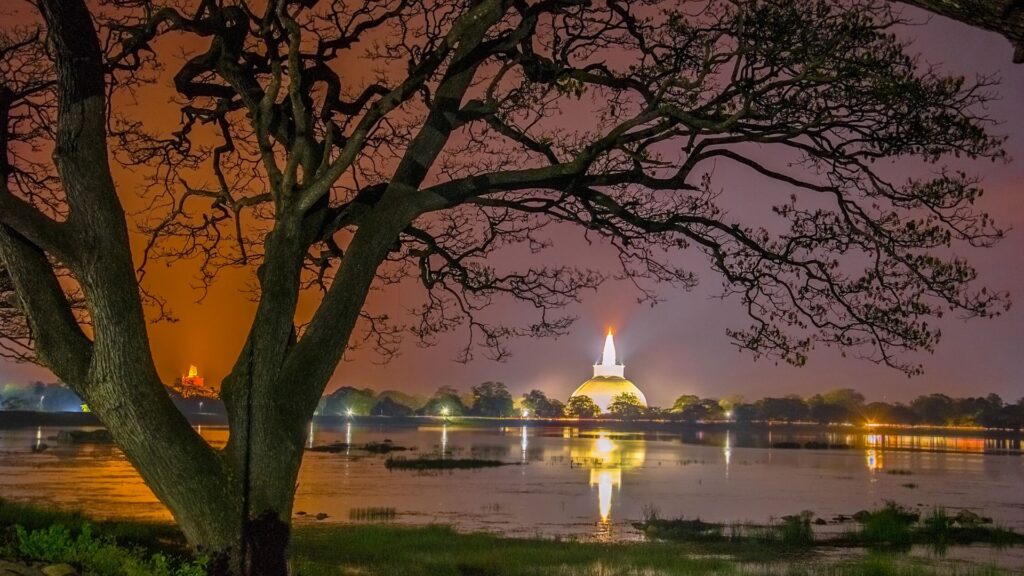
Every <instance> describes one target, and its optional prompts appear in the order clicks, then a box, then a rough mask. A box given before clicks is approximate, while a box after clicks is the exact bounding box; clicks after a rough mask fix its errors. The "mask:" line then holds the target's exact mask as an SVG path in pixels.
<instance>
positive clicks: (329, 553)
mask: <svg viewBox="0 0 1024 576" xmlns="http://www.w3.org/2000/svg"><path fill="white" fill-rule="evenodd" d="M382 510H390V509H382ZM656 516H657V515H656V514H655V513H652V514H651V518H652V519H656ZM931 518H935V520H931ZM950 518H951V517H950V516H948V515H947V514H945V512H941V513H939V512H936V513H935V514H934V515H933V516H932V517H929V518H928V519H926V520H927V521H928V525H929V526H932V527H933V528H934V529H936V530H938V529H942V526H947V525H958V524H959V523H960V522H963V521H965V520H964V518H960V520H956V518H957V517H955V516H954V517H952V518H953V519H952V520H951V519H950ZM809 519H810V516H809V515H808V514H801V515H799V516H793V517H790V518H787V519H785V520H783V521H782V523H781V524H776V525H775V526H776V529H777V530H778V531H779V533H778V534H777V535H776V536H773V537H772V539H766V540H764V541H757V540H754V539H749V540H747V541H740V542H733V541H729V540H728V538H727V537H726V538H723V540H721V541H716V542H640V543H618V544H603V543H594V542H576V541H559V540H552V539H531V538H506V537H501V536H495V535H490V534H481V533H476V534H461V533H458V532H456V531H455V530H453V529H452V528H449V527H445V526H426V527H409V526H399V525H393V524H366V525H335V524H305V525H302V524H300V525H298V526H297V527H296V528H295V531H294V537H293V559H294V564H295V568H296V571H295V574H296V575H297V576H335V575H337V576H341V575H363V576H395V575H402V576H697V575H709V576H711V575H722V576H890V575H892V576H1004V575H1008V574H1010V572H1008V571H1005V570H1000V569H997V568H991V567H985V566H965V565H959V564H948V563H946V564H936V563H935V562H933V561H929V560H925V559H921V558H912V557H908V556H906V555H902V554H899V553H893V552H882V553H875V552H872V553H863V554H861V553H854V554H853V556H852V557H848V558H844V559H835V558H831V557H829V556H826V555H822V554H819V553H818V552H816V551H815V550H816V549H814V548H794V547H790V546H786V545H783V544H784V542H785V540H787V539H789V540H793V539H796V540H800V539H801V538H803V537H805V536H806V530H807V528H808V527H809V525H808V521H809ZM17 526H20V528H19V527H17ZM954 527H955V526H954ZM790 531H791V532H792V533H789V535H788V536H786V534H787V533H788V532H790ZM182 546H183V539H182V537H181V535H180V533H179V532H178V531H177V530H176V529H175V528H174V527H173V526H172V525H170V524H157V523H142V522H132V521H119V522H91V521H89V520H88V519H86V518H84V517H83V516H81V515H80V514H75V513H68V512H63V511H58V510H53V509H43V508H39V507H37V506H33V505H26V504H17V503H11V502H7V501H4V500H3V499H0V558H3V557H8V558H10V557H18V558H26V559H34V560H45V561H48V562H69V563H71V564H73V565H74V566H76V567H77V568H78V569H79V571H80V573H82V574H85V575H89V576H108V575H109V576H202V574H203V566H202V563H201V562H195V561H193V559H191V558H190V557H188V556H187V555H182V554H180V553H179V555H178V556H174V555H170V554H169V553H167V552H166V549H167V548H168V547H172V548H176V549H177V550H179V551H180V550H181V549H182Z"/></svg>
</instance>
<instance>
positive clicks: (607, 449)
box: [594, 436, 615, 458]
mask: <svg viewBox="0 0 1024 576" xmlns="http://www.w3.org/2000/svg"><path fill="white" fill-rule="evenodd" d="M614 451H615V443H614V442H612V441H611V440H610V439H608V437H607V436H601V437H600V438H598V439H597V442H595V443H594V452H596V453H597V454H598V455H600V456H601V457H602V458H607V457H608V456H609V455H610V454H611V453H612V452H614Z"/></svg>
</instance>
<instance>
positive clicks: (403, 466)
mask: <svg viewBox="0 0 1024 576" xmlns="http://www.w3.org/2000/svg"><path fill="white" fill-rule="evenodd" d="M512 464H515V462H502V461H501V460H485V459H482V458H409V459H406V458H388V459H387V460H386V461H385V462H384V466H385V467H386V468H387V469H388V470H467V469H473V468H496V467H498V466H509V465H512Z"/></svg>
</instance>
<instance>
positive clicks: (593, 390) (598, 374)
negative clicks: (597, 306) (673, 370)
mask: <svg viewBox="0 0 1024 576" xmlns="http://www.w3.org/2000/svg"><path fill="white" fill-rule="evenodd" d="M625 368H626V367H625V366H623V365H622V364H618V363H616V361H615V342H613V341H612V333H611V330H609V331H608V336H606V337H605V340H604V354H603V355H602V358H601V363H600V364H595V365H594V377H593V378H591V379H590V380H587V381H586V382H584V383H583V384H582V385H581V386H580V387H579V388H577V389H576V391H575V392H573V393H572V395H573V396H589V397H590V399H591V400H593V401H594V404H597V406H598V407H599V408H601V411H602V412H607V411H608V405H609V404H611V403H612V400H614V399H615V397H616V396H618V395H619V394H622V393H623V392H629V393H631V394H634V395H636V397H637V398H639V399H640V403H641V404H643V405H644V406H647V398H646V397H644V393H643V392H641V391H640V389H639V388H637V387H636V384H633V383H632V382H630V381H629V380H627V379H626V377H625V375H624V372H625Z"/></svg>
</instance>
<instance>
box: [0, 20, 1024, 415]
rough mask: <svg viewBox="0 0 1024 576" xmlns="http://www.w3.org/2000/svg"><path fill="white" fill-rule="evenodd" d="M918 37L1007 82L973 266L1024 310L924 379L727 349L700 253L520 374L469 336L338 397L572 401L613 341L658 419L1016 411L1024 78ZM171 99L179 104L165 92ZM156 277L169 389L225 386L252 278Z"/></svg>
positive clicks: (732, 321) (509, 310)
mask: <svg viewBox="0 0 1024 576" xmlns="http://www.w3.org/2000/svg"><path fill="white" fill-rule="evenodd" d="M906 14H907V15H912V16H914V17H916V18H918V20H919V21H921V22H926V20H927V18H926V17H924V16H922V13H921V12H918V11H912V10H909V9H908V10H907V11H906ZM906 34H907V37H908V38H914V39H915V41H916V43H915V48H916V50H917V51H919V52H920V53H921V54H922V55H923V56H924V57H925V58H926V59H927V60H928V61H930V62H933V63H936V64H940V65H941V67H942V68H943V69H944V70H949V71H954V72H960V73H964V74H967V75H968V76H973V75H974V74H975V73H982V74H987V73H996V74H998V75H999V76H1001V78H1002V84H1001V86H1000V88H999V92H1000V94H1001V96H1002V99H1001V101H999V102H995V103H994V104H992V106H991V108H990V111H989V112H990V114H991V115H992V116H993V117H994V118H996V119H998V120H1000V121H1001V122H1002V124H1001V125H1000V126H998V127H997V128H996V131H997V132H998V133H1002V134H1005V135H1007V136H1009V141H1008V143H1007V151H1008V153H1009V155H1010V157H1011V159H1013V161H1011V162H1010V163H1009V164H1001V163H997V164H989V163H977V164H972V165H969V167H970V168H971V169H972V170H973V171H976V172H979V173H981V174H982V175H983V176H984V178H985V187H986V194H985V196H984V197H983V199H982V203H981V207H982V208H984V209H986V210H987V211H989V212H990V213H991V214H993V215H994V216H995V217H996V219H997V223H998V224H1000V225H1002V226H1003V227H1008V228H1013V229H1014V230H1011V231H1010V233H1009V236H1008V238H1007V239H1006V240H1004V241H1003V242H1002V243H1001V244H1000V245H999V246H997V247H996V248H993V249H989V250H974V251H971V252H969V253H968V254H969V256H970V258H971V260H972V262H973V263H974V264H975V265H976V266H977V268H978V269H979V271H980V273H981V278H982V281H983V283H984V284H985V285H987V286H989V287H992V288H996V289H1003V290H1008V291H1009V292H1010V295H1011V298H1012V299H1013V300H1014V301H1015V302H1016V303H1017V306H1015V307H1014V308H1013V309H1011V310H1010V311H1009V312H1008V313H1007V314H1005V315H1003V316H1002V317H1001V318H998V319H995V320H975V321H970V322H966V323H965V322H962V321H959V320H956V319H953V318H950V319H946V320H943V321H942V323H941V326H942V329H943V333H944V339H943V341H942V342H941V343H940V345H939V347H938V350H937V352H936V354H935V355H933V356H926V357H923V358H921V361H923V363H924V368H925V374H924V376H920V377H917V378H914V379H908V378H907V377H905V376H904V375H903V374H901V373H899V372H896V371H895V370H892V369H889V368H884V367H879V366H875V365H873V364H869V363H866V362H863V361H857V360H853V359H846V358H842V357H840V355H839V354H838V353H837V352H835V351H830V350H827V349H819V350H816V351H815V353H814V354H812V356H811V359H810V362H809V363H808V365H807V366H806V367H804V368H800V369H797V368H791V367H789V366H785V365H778V366H777V365H775V364H774V363H773V362H771V361H764V360H762V361H758V362H754V360H753V358H752V357H751V356H750V355H749V354H747V353H740V352H738V351H737V350H736V349H735V348H734V347H733V346H732V344H731V343H730V341H729V339H728V338H727V337H726V336H725V329H726V328H727V327H742V326H745V323H744V322H743V316H742V313H741V310H740V307H739V304H738V302H737V301H733V300H726V301H721V300H717V299H715V298H713V296H714V295H716V294H717V293H718V291H719V287H720V283H719V279H718V277H717V276H716V275H715V274H714V273H713V272H712V271H711V270H710V269H709V268H708V265H707V263H706V261H705V260H704V258H703V256H702V255H700V254H697V253H695V254H691V255H684V256H683V257H682V260H681V261H682V262H684V263H690V264H691V266H692V268H693V269H694V270H696V271H697V272H698V273H700V275H701V279H702V284H701V286H700V287H698V288H697V289H696V290H694V291H692V292H689V293H684V292H673V291H672V290H671V289H670V288H669V287H664V288H663V289H662V292H661V295H662V296H663V297H664V299H665V301H664V302H663V303H662V304H660V305H658V306H657V307H655V308H650V307H648V306H646V305H638V304H637V303H636V294H635V292H633V291H632V289H631V287H629V286H627V285H625V284H622V283H615V282H608V283H606V284H605V285H604V286H603V287H602V288H601V290H600V291H599V292H597V293H591V294H587V295H586V296H585V301H584V303H583V304H582V305H580V306H577V307H575V308H573V309H570V310H569V311H570V312H571V313H573V314H577V315H578V316H579V321H578V322H577V323H576V325H575V326H574V328H573V329H572V332H571V334H570V335H568V336H566V337H563V338H560V339H557V340H540V341H535V340H526V339H523V340H519V341H515V342H513V343H512V345H511V350H512V352H513V356H512V357H511V358H510V359H509V360H508V361H507V362H504V363H495V362H492V361H489V360H486V359H483V358H482V357H479V358H478V359H477V360H475V361H473V362H471V363H469V364H465V365H463V364H459V363H456V362H454V361H451V359H453V358H454V356H455V353H456V350H457V349H458V347H459V346H460V345H461V344H462V343H463V341H464V340H463V339H464V335H463V334H460V333H456V334H452V335H450V336H448V337H447V338H446V340H445V341H444V342H443V343H442V344H441V345H439V346H436V347H434V348H430V349H422V348H418V347H417V346H415V344H414V343H413V342H412V341H411V340H410V341H408V342H407V344H406V346H405V347H404V351H403V353H402V355H401V356H400V357H398V358H397V359H395V360H393V361H392V362H391V363H390V364H387V365H381V364H379V363H378V359H377V357H376V356H374V355H373V353H372V352H370V351H361V352H357V353H355V354H353V355H352V356H351V358H349V359H348V360H347V361H345V362H343V363H342V365H341V366H340V367H339V369H338V371H337V372H336V374H335V376H334V378H333V381H332V384H331V386H330V387H331V388H335V387H338V386H341V385H354V386H359V387H364V386H369V387H373V388H376V389H378V390H382V389H389V388H390V389H403V390H406V391H410V392H415V393H421V394H428V393H430V392H432V391H433V390H434V389H436V388H437V387H438V386H440V385H444V384H450V385H454V386H457V387H461V388H468V387H469V386H471V385H473V384H476V383H479V382H481V381H484V380H500V381H503V382H505V383H506V384H508V386H509V387H510V389H511V390H512V392H513V394H514V395H519V394H520V393H522V392H525V391H527V390H529V389H531V388H541V389H544V390H545V391H547V392H548V393H549V394H550V395H553V396H557V397H560V398H563V399H564V398H566V397H568V395H569V393H570V392H572V390H573V389H575V388H576V387H577V386H578V385H579V384H580V383H581V382H582V381H584V380H586V379H587V378H589V377H590V372H591V369H592V368H591V366H592V364H593V363H594V362H595V361H596V360H598V358H599V356H600V352H601V345H602V340H603V338H604V334H605V331H606V329H607V328H608V327H614V329H615V333H616V345H617V348H618V355H619V359H620V361H621V362H623V363H624V364H625V365H626V366H627V367H628V370H629V374H630V379H631V380H633V381H634V382H636V383H637V384H638V385H639V386H640V387H641V388H642V389H643V390H644V392H645V393H646V395H647V398H648V400H649V401H650V402H651V403H652V404H653V405H660V406H665V405H671V401H672V399H674V398H675V397H676V396H678V395H680V394H684V393H692V394H699V395H708V396H723V395H727V394H733V393H739V394H743V395H745V396H747V397H748V398H758V397H761V396H765V395H782V394H786V393H799V394H811V393H814V392H816V391H821V390H824V389H828V388H834V387H840V386H849V387H854V388H857V389H860V390H861V391H863V392H864V393H865V394H867V395H868V397H869V398H871V399H876V398H877V399H882V398H885V399H889V400H906V399H909V398H910V397H913V396H915V395H917V394H919V393H922V392H931V391H938V392H946V393H950V394H953V395H974V394H984V393H988V392H996V393H998V394H1001V395H1002V396H1003V397H1004V398H1006V399H1013V400H1016V399H1017V398H1019V397H1021V396H1024V309H1022V306H1021V304H1024V196H1022V194H1021V189H1022V187H1024V113H1021V112H1022V110H1024V65H1016V66H1015V65H1013V64H1012V63H1011V48H1010V46H1009V44H1008V43H1007V42H1006V41H1005V40H1004V39H1002V38H1001V37H999V36H997V35H995V34H991V33H987V32H982V31H979V30H975V29H972V28H969V27H967V26H964V25H960V24H957V23H954V22H951V21H948V20H945V19H942V18H939V17H933V18H931V20H930V21H927V23H924V24H923V25H921V26H916V27H913V28H910V29H908V30H907V31H906ZM162 89H163V90H167V88H166V86H165V87H163V88H162ZM162 110H165V112H162V113H160V114H156V115H155V116H154V118H152V120H153V121H154V122H170V123H173V122H176V120H177V114H176V113H175V111H174V109H173V108H172V107H169V106H168V107H167V108H165V109H162ZM147 121H149V119H147ZM133 178H135V180H133ZM716 179H717V185H718V186H722V187H727V188H730V187H731V188H737V189H742V188H744V187H749V186H751V185H753V184H755V183H763V180H762V179H760V178H757V177H755V176H753V175H752V174H750V173H746V172H740V171H736V172H735V173H728V174H716ZM118 183H119V185H120V189H121V192H122V195H123V196H124V197H125V200H126V202H127V203H129V205H131V203H132V202H138V200H137V199H130V198H134V195H135V191H134V190H133V186H135V185H137V176H134V177H133V175H131V174H125V173H119V174H118ZM552 235H553V238H554V239H555V240H556V247H555V248H554V249H553V251H552V255H553V256H554V257H556V258H557V257H564V258H570V257H572V258H577V257H578V255H580V254H585V255H586V263H587V264H592V265H600V266H601V267H602V268H603V269H605V270H608V271H614V265H615V261H614V258H613V257H612V256H613V254H612V252H611V250H609V249H607V248H606V247H602V246H599V245H594V246H588V245H587V244H586V243H584V242H583V240H582V238H581V236H580V234H579V233H578V232H577V231H575V230H572V229H566V230H564V231H563V230H558V231H555V232H553V233H552ZM518 257H519V256H516V255H511V256H510V258H518ZM524 262H525V260H524ZM149 274H151V279H152V281H153V285H152V286H153V288H155V289H156V290H157V291H159V292H160V293H161V294H163V295H164V296H166V297H167V298H168V299H169V303H170V304H171V306H172V307H173V309H174V311H175V313H176V315H177V316H178V317H179V318H180V321H179V322H177V323H174V324H166V323H165V324H157V325H154V326H152V329H151V338H152V341H153V345H154V349H155V356H156V361H157V367H158V369H159V370H160V373H161V375H162V376H163V377H164V378H165V379H166V380H167V381H170V380H172V379H173V378H175V377H176V376H178V375H180V374H181V373H183V372H185V371H186V370H187V369H188V367H189V364H195V365H197V366H199V369H200V372H201V374H202V375H203V376H205V377H206V379H207V382H208V383H211V384H212V383H216V382H218V381H219V380H220V378H221V377H223V375H224V374H225V373H226V372H227V371H228V370H229V369H230V367H231V365H232V363H233V361H234V358H235V355H236V354H237V352H238V349H239V346H240V344H241V341H242V338H243V335H244V332H245V330H246V329H247V327H248V324H249V321H250V318H251V316H250V314H251V310H252V308H253V306H252V303H251V302H250V301H249V295H248V294H247V293H243V292H241V291H240V288H242V287H243V286H244V285H245V283H246V282H247V280H248V277H247V275H245V274H244V273H242V272H229V273H226V274H225V275H224V277H223V278H222V279H221V281H220V283H219V284H217V285H216V286H215V287H214V288H213V290H212V291H211V292H210V294H209V295H208V296H207V298H206V299H205V300H204V301H203V302H202V303H201V304H197V303H195V299H196V298H197V297H198V292H196V291H195V290H194V289H192V288H191V286H192V285H193V284H195V282H194V280H193V276H194V274H195V267H194V265H191V264H188V263H184V264H175V265H174V266H173V267H169V268H168V267H165V266H164V265H162V264H158V265H156V266H154V267H152V268H151V270H150V272H149ZM405 290H407V289H403V290H396V291H393V292H390V293H388V294H386V295H381V296H380V297H383V298H387V299H388V304H389V306H391V307H395V308H397V307H398V306H400V305H402V304H403V303H404V302H407V301H408V303H410V304H411V303H412V302H411V299H412V298H414V297H415V296H414V295H413V294H412V293H411V292H410V293H408V294H406V293H405ZM519 306H521V305H519V304H515V303H512V302H501V303H499V304H498V305H497V306H496V308H495V310H494V311H493V313H494V314H495V315H497V317H506V318H510V319H516V318H517V316H518V315H519V314H520V313H521V312H522V309H521V308H519ZM30 378H31V379H36V378H41V379H49V378H52V376H49V375H48V374H47V373H46V371H45V370H42V369H40V368H37V367H32V366H25V365H14V364H2V365H0V380H2V381H15V382H18V381H24V380H27V379H30Z"/></svg>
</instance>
